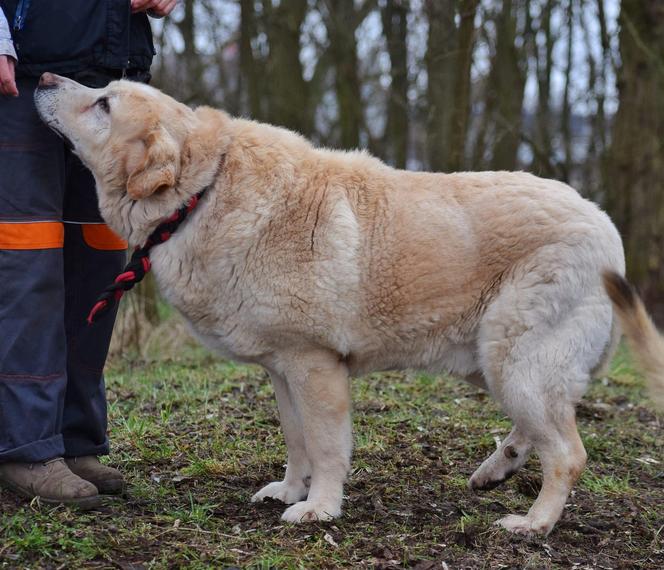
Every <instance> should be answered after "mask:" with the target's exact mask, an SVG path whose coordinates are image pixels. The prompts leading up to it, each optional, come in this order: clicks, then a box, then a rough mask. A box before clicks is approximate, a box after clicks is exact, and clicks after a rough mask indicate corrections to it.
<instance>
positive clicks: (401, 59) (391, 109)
mask: <svg viewBox="0 0 664 570" xmlns="http://www.w3.org/2000/svg"><path fill="white" fill-rule="evenodd" d="M409 10H410V2H409V0H387V3H386V4H385V7H384V8H383V9H382V12H381V15H382V18H383V31H384V33H385V39H386V40H387V51H388V53H389V54H390V63H391V69H390V76H391V79H392V83H391V85H390V92H389V100H388V103H387V124H386V126H385V135H384V139H385V142H386V145H387V156H388V157H389V158H390V159H391V160H392V162H393V163H394V165H395V166H396V167H397V168H405V166H406V158H407V153H408V61H407V57H408V50H407V46H406V39H407V32H408V12H409Z"/></svg>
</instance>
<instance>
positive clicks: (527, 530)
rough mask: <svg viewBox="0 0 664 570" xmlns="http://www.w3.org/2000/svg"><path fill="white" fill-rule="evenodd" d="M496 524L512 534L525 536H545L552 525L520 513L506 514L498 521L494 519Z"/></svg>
mask: <svg viewBox="0 0 664 570" xmlns="http://www.w3.org/2000/svg"><path fill="white" fill-rule="evenodd" d="M496 524H497V525H498V526H502V527H503V528H504V529H506V530H508V531H510V532H513V533H514V534H522V535H525V536H535V535H543V536H546V535H547V534H549V533H550V532H551V529H552V528H553V525H550V524H546V523H541V522H538V521H534V520H532V519H531V518H529V517H527V516H525V517H524V516H521V515H507V516H506V517H503V518H502V519H500V520H499V521H496Z"/></svg>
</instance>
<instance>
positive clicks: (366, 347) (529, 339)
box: [35, 74, 654, 533]
mask: <svg viewBox="0 0 664 570" xmlns="http://www.w3.org/2000/svg"><path fill="white" fill-rule="evenodd" d="M35 101H36V105H37V108H38V110H39V113H40V115H41V117H42V118H43V119H44V121H46V122H47V123H48V124H49V125H50V126H51V127H52V128H53V129H54V130H56V131H57V132H59V133H60V134H61V135H63V136H64V137H66V138H67V139H69V140H70V141H71V143H72V145H73V147H74V149H75V152H76V153H77V154H78V155H79V156H80V157H81V159H82V160H83V162H84V163H85V164H86V165H87V166H88V167H89V168H90V169H91V170H92V172H93V173H94V176H95V179H96V181H97V191H98V194H99V204H100V209H101V213H102V215H103V217H104V218H105V219H106V221H107V222H108V224H109V225H110V226H111V227H112V228H113V229H114V230H115V231H116V232H118V233H119V234H120V235H121V236H123V237H124V238H126V239H127V240H128V241H129V242H130V243H132V244H141V243H142V242H143V241H144V240H145V239H146V237H147V236H148V234H149V233H150V232H151V231H152V230H153V229H154V228H155V226H156V225H157V224H158V223H159V222H160V221H161V220H163V219H164V218H166V217H168V216H169V215H170V214H171V213H172V212H173V211H175V210H176V209H177V208H178V207H180V206H181V205H182V204H184V203H185V202H186V200H187V199H188V198H189V197H190V196H192V195H194V194H196V193H197V192H199V191H200V190H201V189H203V188H205V187H207V186H210V189H209V190H208V191H207V193H206V195H205V196H204V198H203V200H202V202H201V204H200V205H199V206H198V207H197V208H196V210H194V212H193V213H192V215H191V216H190V217H189V218H188V219H187V221H186V222H185V223H184V224H183V226H182V227H181V228H180V229H179V230H178V232H177V233H176V234H175V235H174V236H173V238H172V239H171V240H170V241H168V242H167V243H164V244H162V245H160V246H158V247H156V248H155V249H154V250H153V252H152V255H151V260H152V265H153V268H154V273H155V276H156V279H157V281H158V283H159V286H160V289H161V291H162V293H163V294H164V296H165V297H166V299H167V300H168V301H169V302H170V303H172V304H173V305H174V306H175V307H177V308H178V309H179V310H180V311H181V313H182V314H183V316H184V317H185V319H186V320H187V322H188V323H189V324H190V325H191V328H192V330H193V331H194V333H195V335H196V336H197V337H198V338H199V339H200V340H201V341H202V342H203V343H204V344H205V345H207V346H208V347H210V348H212V349H214V350H215V351H217V352H219V353H220V354H222V355H224V356H226V357H228V358H232V359H235V360H239V361H243V362H252V363H258V364H261V365H263V366H264V367H265V368H266V369H267V370H268V371H269V373H270V377H271V379H272V382H273V384H274V391H275V393H276V396H277V403H278V406H279V414H280V416H281V424H282V427H283V431H284V435H285V439H286V443H287V445H288V465H287V468H286V475H285V477H284V480H283V481H278V482H273V483H270V484H269V485H267V486H265V487H264V488H263V489H261V490H260V491H259V492H258V493H256V495H254V497H253V499H252V500H254V501H260V500H262V499H264V498H265V497H272V498H275V499H279V500H281V501H283V502H285V503H288V504H292V506H290V507H289V508H288V509H286V511H285V512H284V514H283V517H282V518H283V520H286V521H291V522H300V521H310V520H316V519H329V518H332V517H337V516H339V515H340V514H341V504H342V493H343V483H344V479H345V477H346V474H347V473H348V470H349V468H350V456H351V447H352V445H351V442H352V436H351V419H350V409H351V402H350V393H349V377H350V376H355V375H360V374H365V373H367V372H371V371H375V370H390V369H403V368H417V369H426V370H430V371H445V372H450V373H453V374H456V375H458V376H460V377H463V378H465V379H467V380H468V381H470V382H472V383H474V384H476V385H479V386H482V387H486V388H487V389H488V390H489V391H490V392H491V394H492V395H493V397H494V398H495V399H496V400H497V401H498V402H499V403H500V404H501V405H502V407H503V409H504V410H505V412H506V413H507V414H508V415H509V416H510V417H511V418H512V420H513V422H514V428H513V429H512V432H511V433H510V435H509V436H508V437H507V438H506V439H505V440H504V441H503V442H502V444H501V445H500V446H499V448H498V449H497V450H496V451H495V452H494V453H493V455H491V456H490V457H489V458H488V459H487V460H486V461H485V462H484V463H483V464H482V465H481V466H480V467H479V469H477V471H476V472H475V473H474V474H473V476H472V477H471V479H470V486H471V487H472V488H474V489H481V488H490V487H492V486H494V485H496V484H498V483H500V482H502V481H504V480H505V479H506V478H507V477H509V476H510V475H511V474H513V473H514V472H515V471H516V470H517V469H519V467H521V466H522V465H523V464H524V463H525V462H526V459H527V458H528V455H529V454H530V452H531V450H532V449H534V450H535V451H536V452H537V453H538V454H539V457H540V459H541V463H542V468H543V472H544V477H543V485H542V489H541V492H540V494H539V496H538V497H537V500H536V501H535V503H534V505H533V506H532V508H531V509H530V510H529V512H528V514H526V515H525V516H521V515H509V516H507V517H505V518H503V519H502V520H501V521H499V522H500V524H501V525H502V526H504V527H505V528H507V529H509V530H512V531H514V532H518V533H534V532H536V533H548V532H549V531H550V530H551V529H552V528H553V526H554V524H555V523H556V521H557V520H558V518H559V517H560V515H561V513H562V510H563V507H564V505H565V501H566V499H567V496H568V494H569V492H570V489H571V488H572V486H573V485H574V483H575V482H576V480H577V479H578V477H579V475H580V473H581V471H582V470H583V468H584V465H585V463H586V452H585V450H584V448H583V444H582V443H581V439H580V438H579V435H578V433H577V429H576V424H575V414H574V406H575V404H576V403H577V402H578V401H579V399H580V398H581V396H582V395H583V393H584V391H585V390H586V387H587V385H588V382H589V380H590V378H591V377H592V375H593V374H595V373H597V371H598V370H600V369H601V368H602V367H603V366H604V365H606V364H607V363H608V362H609V360H610V358H611V355H612V354H613V350H614V347H615V345H616V343H617V341H618V338H619V327H618V326H617V323H616V319H615V318H614V311H613V309H612V305H611V302H610V300H609V298H608V297H607V294H606V292H605V290H604V288H603V285H602V278H601V273H602V271H604V270H612V271H614V272H616V273H617V274H620V275H621V274H622V273H623V272H624V268H625V267H624V258H623V249H622V244H621V240H620V236H619V235H618V232H617V231H616V229H615V227H614V226H613V224H612V223H611V221H610V220H609V218H608V217H607V216H606V215H605V214H604V213H603V212H601V211H600V210H599V208H597V207H596V206H595V205H594V204H592V203H590V202H588V201H586V200H584V199H583V198H581V197H580V196H579V195H578V194H577V193H576V192H575V191H574V190H573V189H571V188H569V187H568V186H566V185H564V184H561V183H559V182H555V181H552V180H543V179H541V178H536V177H534V176H531V175H529V174H524V173H509V172H482V173H459V174H427V173H414V172H404V171H399V170H394V169H392V168H390V167H388V166H386V165H385V164H383V163H382V162H380V161H379V160H377V159H375V158H372V157H371V156H369V155H367V154H365V153H362V152H349V153H346V152H336V151H330V150H323V149H317V148H314V147H313V146H312V145H311V144H309V143H308V142H307V141H306V140H304V139H303V138H302V137H300V136H298V135H296V134H294V133H292V132H289V131H287V130H284V129H279V128H275V127H271V126H268V125H264V124H259V123H255V122H252V121H247V120H241V119H234V118H231V117H230V116H228V115H227V114H226V113H224V112H222V111H217V110H214V109H210V108H205V107H203V108H199V109H197V110H191V109H190V108H188V107H186V106H184V105H182V104H180V103H177V102H176V101H174V100H173V99H171V98H170V97H167V96H166V95H164V94H162V93H160V92H159V91H157V90H156V89H153V88H150V87H146V86H144V85H138V84H135V83H129V82H124V81H120V82H114V83H111V84H110V85H109V86H108V87H107V88H105V89H88V88H86V87H83V86H81V85H79V84H77V83H75V82H73V81H70V80H67V79H64V78H62V77H58V76H55V75H51V74H45V75H44V76H43V77H42V80H41V83H40V87H39V89H38V90H37V92H36V94H35ZM617 279H618V280H619V282H620V279H621V278H620V277H617ZM616 291H618V293H617V294H616V295H617V298H618V300H620V294H619V293H620V288H619V287H618V288H617V289H616ZM632 313H633V311H631V310H629V309H628V310H627V314H629V315H631V314H632ZM653 334H654V333H653Z"/></svg>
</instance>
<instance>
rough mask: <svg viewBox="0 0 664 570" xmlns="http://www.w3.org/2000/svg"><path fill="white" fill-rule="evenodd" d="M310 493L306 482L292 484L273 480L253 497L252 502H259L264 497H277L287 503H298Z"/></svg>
mask: <svg viewBox="0 0 664 570" xmlns="http://www.w3.org/2000/svg"><path fill="white" fill-rule="evenodd" d="M308 493H309V489H307V487H306V485H305V484H304V483H300V484H299V485H297V484H292V483H286V482H285V481H273V482H272V483H269V484H268V485H265V487H263V488H262V489H261V490H260V491H258V493H256V494H255V495H254V496H253V497H251V502H252V503H258V502H260V501H262V500H263V499H268V498H269V499H276V500H277V501H281V502H282V503H286V504H287V505H292V504H293V503H297V502H298V501H301V500H302V499H306V498H307V495H308Z"/></svg>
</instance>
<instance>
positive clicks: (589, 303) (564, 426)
mask: <svg viewBox="0 0 664 570" xmlns="http://www.w3.org/2000/svg"><path fill="white" fill-rule="evenodd" d="M538 267H539V269H540V272H539V273H533V272H530V273H526V274H522V275H520V276H519V279H518V281H516V280H515V281H512V282H509V281H508V282H505V283H504V284H503V288H502V289H501V292H500V294H499V295H498V296H497V297H496V298H495V299H494V301H493V303H492V304H491V305H489V307H488V308H487V311H486V313H485V315H484V317H483V320H482V323H481V325H480V334H479V341H478V349H479V357H480V363H481V366H482V370H483V372H484V374H485V377H486V380H487V386H488V388H489V390H490V392H491V394H492V395H493V397H494V398H495V399H496V400H498V402H499V403H500V404H501V406H502V408H503V410H504V411H505V412H506V413H507V415H508V416H509V417H510V418H511V419H512V421H513V422H514V426H515V430H516V432H515V435H519V436H520V437H519V440H520V441H521V446H522V449H523V450H524V451H525V449H527V448H528V446H529V445H532V447H533V449H534V450H535V451H536V453H537V454H538V456H539V458H540V462H541V464H542V471H543V479H542V488H541V490H540V493H539V495H538V497H537V499H536V500H535V503H534V504H533V505H532V507H531V508H530V510H529V511H528V513H527V514H526V515H509V516H507V517H505V518H503V519H502V520H500V521H499V524H500V525H501V526H503V527H504V528H506V529H508V530H510V531H512V532H515V533H520V534H535V533H537V534H548V533H549V532H550V531H551V530H552V529H553V527H554V525H555V524H556V522H557V521H558V519H559V518H560V516H561V514H562V512H563V509H564V506H565V502H566V500H567V497H568V496H569V493H570V491H571V490H572V487H573V486H574V484H575V483H576V481H577V480H578V478H579V476H580V475H581V472H582V471H583V469H584V467H585V464H586V452H585V449H584V447H583V444H582V442H581V438H580V437H579V434H578V432H577V429H576V420H575V409H574V408H575V405H576V403H577V402H578V401H579V399H580V398H581V397H582V396H583V393H584V392H585V390H586V388H587V386H588V383H589V381H590V374H591V371H592V370H593V369H595V368H596V367H597V365H598V363H599V362H600V361H601V360H602V358H603V357H604V354H605V351H606V346H607V344H608V342H609V338H610V328H611V307H610V305H609V304H608V302H607V300H606V297H605V296H604V294H603V292H602V291H601V289H600V285H599V282H598V280H596V279H595V277H594V276H590V277H587V278H585V277H584V276H583V275H581V276H580V277H579V275H578V274H577V273H566V272H565V271H563V270H562V269H558V270H557V271H556V272H554V273H548V272H543V271H542V268H543V267H545V264H543V262H541V261H540V265H539V266H538ZM571 292H573V293H571ZM506 449H507V448H506ZM516 451H517V454H518V456H517V457H515V458H514V459H515V460H517V461H518V460H519V459H520V457H519V456H522V455H523V454H522V453H521V452H520V451H519V449H516ZM480 469H482V468H480Z"/></svg>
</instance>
